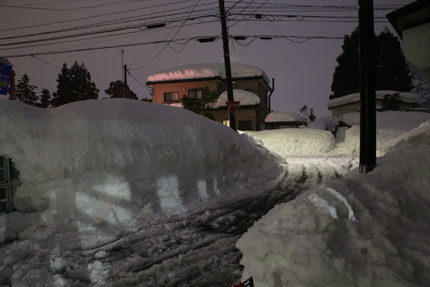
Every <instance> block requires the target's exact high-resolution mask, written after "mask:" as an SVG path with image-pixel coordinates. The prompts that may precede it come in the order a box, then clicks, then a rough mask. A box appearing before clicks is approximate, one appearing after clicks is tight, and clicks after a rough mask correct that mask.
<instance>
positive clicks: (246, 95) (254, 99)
mask: <svg viewBox="0 0 430 287" xmlns="http://www.w3.org/2000/svg"><path fill="white" fill-rule="evenodd" d="M233 98H234V101H239V102H240V103H239V106H251V105H252V106H254V105H258V104H259V103H260V97H259V96H257V95H256V94H254V93H253V92H249V91H245V90H240V89H234V90H233ZM227 101H228V98H227V91H224V92H222V93H221V95H220V96H219V97H218V99H217V101H216V102H214V103H213V104H210V107H212V108H218V107H222V106H226V104H225V103H226V102H227Z"/></svg>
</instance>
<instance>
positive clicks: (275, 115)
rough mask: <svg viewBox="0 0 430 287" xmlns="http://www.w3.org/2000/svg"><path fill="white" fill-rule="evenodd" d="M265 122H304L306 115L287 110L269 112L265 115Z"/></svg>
mask: <svg viewBox="0 0 430 287" xmlns="http://www.w3.org/2000/svg"><path fill="white" fill-rule="evenodd" d="M264 122H266V123H273V122H302V123H306V122H307V119H306V117H304V116H302V115H299V114H297V113H287V112H277V111H274V112H271V113H269V114H268V115H267V116H266V119H265V120H264Z"/></svg>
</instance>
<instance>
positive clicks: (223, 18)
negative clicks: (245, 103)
mask: <svg viewBox="0 0 430 287" xmlns="http://www.w3.org/2000/svg"><path fill="white" fill-rule="evenodd" d="M218 2H219V11H220V14H221V31H222V44H223V48H224V65H225V77H226V81H227V99H228V101H229V102H233V101H234V97H233V83H232V79H231V63H230V49H229V47H228V32H227V19H226V16H225V7H224V0H218ZM228 113H229V119H230V127H231V128H232V129H233V130H236V116H235V115H234V113H232V112H231V111H230V109H228Z"/></svg>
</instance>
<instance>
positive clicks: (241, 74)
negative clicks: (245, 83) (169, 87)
mask: <svg viewBox="0 0 430 287" xmlns="http://www.w3.org/2000/svg"><path fill="white" fill-rule="evenodd" d="M231 74H232V77H233V78H246V77H263V78H264V79H265V81H266V82H267V83H269V78H268V77H267V75H266V73H265V72H264V71H263V70H262V69H261V68H259V67H256V66H251V65H247V64H238V63H232V64H231ZM216 77H220V78H222V79H225V77H226V76H225V66H224V64H223V63H200V64H190V65H185V66H179V67H173V68H169V69H166V70H163V71H160V72H157V73H154V74H152V75H150V76H148V81H150V82H159V81H174V80H188V79H204V78H216Z"/></svg>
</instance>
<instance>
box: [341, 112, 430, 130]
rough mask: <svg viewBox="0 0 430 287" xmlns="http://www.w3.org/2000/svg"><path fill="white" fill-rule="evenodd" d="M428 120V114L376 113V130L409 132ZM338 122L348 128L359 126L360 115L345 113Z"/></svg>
mask: <svg viewBox="0 0 430 287" xmlns="http://www.w3.org/2000/svg"><path fill="white" fill-rule="evenodd" d="M428 120H430V113H420V112H400V111H386V112H377V113H376V128H377V129H385V130H396V131H400V132H405V131H410V130H412V129H414V128H416V127H418V126H419V125H420V123H423V122H425V121H428ZM339 121H342V122H344V123H345V124H347V125H349V126H353V125H357V126H359V125H360V113H347V114H344V115H342V116H340V118H339Z"/></svg>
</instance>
